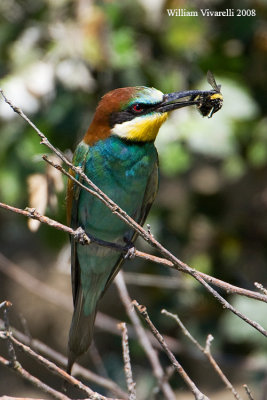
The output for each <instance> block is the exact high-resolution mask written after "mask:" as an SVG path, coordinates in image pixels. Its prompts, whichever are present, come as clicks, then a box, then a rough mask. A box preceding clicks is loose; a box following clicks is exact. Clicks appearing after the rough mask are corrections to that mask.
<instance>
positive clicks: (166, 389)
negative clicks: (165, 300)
mask: <svg viewBox="0 0 267 400" xmlns="http://www.w3.org/2000/svg"><path fill="white" fill-rule="evenodd" d="M115 284H116V286H117V289H118V292H119V295H120V298H121V301H122V303H123V305H124V307H125V310H126V312H127V314H128V317H129V318H130V320H131V322H132V324H133V326H134V328H135V331H136V334H137V336H138V339H139V341H140V344H141V346H142V347H143V349H144V352H145V354H146V356H147V358H148V360H149V362H150V364H151V367H152V370H153V373H154V376H155V377H156V379H157V381H158V385H159V387H160V389H161V390H162V393H163V395H164V397H165V398H166V399H167V400H175V398H176V396H175V394H174V392H173V390H172V388H171V386H170V385H169V383H168V382H166V380H165V379H164V370H163V368H162V366H161V364H160V361H159V358H158V355H157V353H156V351H155V350H154V348H153V346H152V344H151V342H150V339H149V337H148V335H147V333H146V331H145V329H144V328H143V326H142V324H141V323H140V320H139V318H138V315H137V313H136V311H135V309H134V308H133V306H132V300H131V298H130V297H129V294H128V291H127V287H126V285H125V281H124V278H123V273H122V272H121V271H120V272H119V273H118V275H117V276H116V278H115Z"/></svg>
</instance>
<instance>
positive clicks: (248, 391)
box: [243, 385, 254, 400]
mask: <svg viewBox="0 0 267 400" xmlns="http://www.w3.org/2000/svg"><path fill="white" fill-rule="evenodd" d="M243 387H244V389H245V391H246V393H247V395H248V398H249V400H254V397H253V396H252V393H251V391H250V390H249V388H248V385H243Z"/></svg>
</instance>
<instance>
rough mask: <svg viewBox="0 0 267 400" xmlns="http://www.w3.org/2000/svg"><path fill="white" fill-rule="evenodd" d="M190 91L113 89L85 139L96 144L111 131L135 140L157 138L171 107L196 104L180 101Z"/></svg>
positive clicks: (103, 100)
mask: <svg viewBox="0 0 267 400" xmlns="http://www.w3.org/2000/svg"><path fill="white" fill-rule="evenodd" d="M190 93H191V92H189V91H187V92H174V93H170V94H163V93H162V92H161V91H159V90H157V89H154V88H149V87H145V86H137V87H125V88H119V89H115V90H112V91H111V92H108V93H107V94H105V96H103V98H102V99H101V101H100V102H99V104H98V106H97V109H96V112H95V115H94V118H93V121H92V123H91V125H90V127H89V129H88V131H87V133H86V135H85V137H84V142H85V143H87V144H89V145H92V144H94V143H95V142H97V141H98V140H101V139H105V138H107V137H109V136H110V135H114V136H118V137H120V138H122V139H125V140H129V141H135V142H149V141H153V140H155V138H156V136H157V134H158V131H159V128H160V127H161V125H162V124H163V122H164V121H165V120H166V119H167V117H168V114H169V113H170V112H171V111H173V110H175V109H177V108H181V107H185V106H187V105H191V104H196V103H195V102H193V101H190V100H187V101H177V100H180V99H181V98H184V97H188V96H189V95H190Z"/></svg>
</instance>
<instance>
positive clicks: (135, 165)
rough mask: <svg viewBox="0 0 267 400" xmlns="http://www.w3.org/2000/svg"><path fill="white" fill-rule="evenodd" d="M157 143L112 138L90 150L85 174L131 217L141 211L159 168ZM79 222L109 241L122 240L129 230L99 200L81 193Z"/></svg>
mask: <svg viewBox="0 0 267 400" xmlns="http://www.w3.org/2000/svg"><path fill="white" fill-rule="evenodd" d="M156 162H157V151H156V148H155V146H154V144H153V143H142V144H139V143H132V142H125V141H123V140H121V139H120V138H117V137H112V136H111V137H110V138H108V139H106V140H103V141H99V142H97V143H96V144H95V145H94V146H92V147H91V148H90V149H89V152H88V156H87V160H86V164H85V170H84V172H85V174H86V175H87V176H88V177H89V179H91V180H92V181H93V182H94V183H95V184H96V185H97V186H98V187H99V188H100V189H101V190H102V191H103V192H104V193H106V194H107V195H108V196H109V197H110V198H111V199H112V200H113V201H114V202H115V203H117V204H118V205H119V206H120V207H121V208H122V209H123V210H124V211H126V212H127V213H128V214H129V215H131V216H134V214H135V212H136V211H137V210H140V208H141V205H142V201H143V196H144V193H145V189H146V185H147V181H148V178H149V176H150V174H151V172H152V170H153V169H154V168H155V163H156ZM78 208H79V214H78V219H79V222H80V224H81V225H82V226H83V228H84V229H85V230H86V231H87V232H88V233H91V234H92V235H94V236H96V237H98V238H100V239H102V240H107V241H116V240H118V239H122V237H123V234H124V233H125V232H126V231H127V230H128V229H129V228H128V227H127V226H126V224H125V223H124V222H123V221H121V220H120V219H119V218H118V217H117V216H115V215H113V214H112V212H111V211H110V210H109V209H108V208H107V207H106V206H105V205H104V204H103V203H102V202H101V201H100V200H99V199H97V198H96V197H94V196H92V195H90V194H89V193H87V192H85V191H84V190H82V191H81V193H80V198H79V207H78Z"/></svg>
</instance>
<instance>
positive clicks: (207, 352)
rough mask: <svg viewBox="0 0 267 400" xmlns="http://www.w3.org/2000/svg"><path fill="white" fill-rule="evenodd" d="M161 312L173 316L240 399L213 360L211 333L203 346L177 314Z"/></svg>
mask: <svg viewBox="0 0 267 400" xmlns="http://www.w3.org/2000/svg"><path fill="white" fill-rule="evenodd" d="M161 313H162V314H165V315H167V316H168V317H171V318H173V319H174V320H175V321H176V322H177V324H178V325H179V327H180V328H181V330H182V332H183V333H184V335H185V336H187V337H188V338H189V339H190V340H191V342H192V343H194V345H195V346H196V347H197V348H198V349H199V350H200V351H201V352H202V353H203V354H205V356H206V357H207V359H208V360H209V362H210V364H211V365H212V367H213V369H214V370H215V371H216V373H217V374H218V375H219V377H220V378H221V380H222V381H223V382H224V384H225V386H226V388H227V389H228V390H230V391H231V392H232V394H233V395H234V397H235V398H236V399H237V400H242V398H241V397H240V395H239V394H238V393H237V391H236V390H235V388H234V387H233V385H232V384H231V382H230V381H229V380H228V379H227V377H226V376H225V374H224V373H223V371H222V370H221V368H220V367H219V365H218V364H217V362H216V361H215V359H214V358H213V356H212V354H211V351H210V346H211V342H212V340H213V337H212V335H208V337H207V340H206V346H205V347H203V346H201V344H200V343H199V342H198V341H197V340H196V339H195V338H194V337H193V336H192V335H191V333H190V332H189V331H188V329H187V328H186V327H185V326H184V324H183V323H182V321H181V320H180V318H179V317H178V315H177V314H172V313H170V312H169V311H167V310H161Z"/></svg>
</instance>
